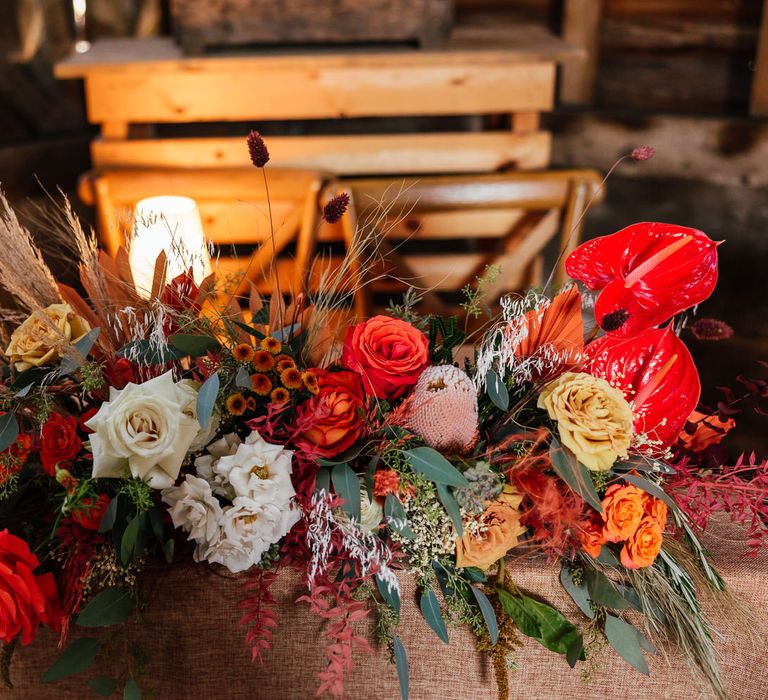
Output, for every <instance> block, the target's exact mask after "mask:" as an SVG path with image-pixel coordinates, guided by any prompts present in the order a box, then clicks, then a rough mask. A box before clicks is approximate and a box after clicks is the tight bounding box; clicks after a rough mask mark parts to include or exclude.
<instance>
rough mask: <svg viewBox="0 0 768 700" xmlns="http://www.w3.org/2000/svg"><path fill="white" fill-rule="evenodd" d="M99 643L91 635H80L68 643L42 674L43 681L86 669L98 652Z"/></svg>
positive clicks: (72, 674)
mask: <svg viewBox="0 0 768 700" xmlns="http://www.w3.org/2000/svg"><path fill="white" fill-rule="evenodd" d="M100 646H101V643H100V642H99V640H98V639H93V638H92V637H81V638H80V639H76V640H75V641H74V642H72V644H70V645H69V646H68V647H67V648H66V649H65V650H64V651H63V652H62V653H61V654H60V655H59V657H58V658H57V659H56V661H54V662H53V664H52V665H51V667H50V668H49V669H48V670H47V671H46V672H45V673H44V674H43V677H42V681H43V683H53V682H54V681H58V680H59V679H61V678H67V677H69V676H74V675H76V674H78V673H82V672H83V671H87V670H88V669H89V668H90V667H91V666H92V664H93V662H94V660H95V659H96V654H98V653H99V647H100Z"/></svg>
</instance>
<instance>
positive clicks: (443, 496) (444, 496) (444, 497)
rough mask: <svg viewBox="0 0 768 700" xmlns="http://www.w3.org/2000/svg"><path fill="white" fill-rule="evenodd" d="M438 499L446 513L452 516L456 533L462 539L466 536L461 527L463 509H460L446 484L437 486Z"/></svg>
mask: <svg viewBox="0 0 768 700" xmlns="http://www.w3.org/2000/svg"><path fill="white" fill-rule="evenodd" d="M437 497H438V498H439V499H440V503H442V504H443V508H445V512H446V513H448V515H450V516H451V520H452V521H453V526H454V527H455V528H456V533H457V534H458V536H459V537H461V536H462V535H463V534H464V530H463V528H462V525H461V508H459V504H458V503H457V502H456V499H455V498H454V497H453V494H452V493H451V490H450V489H449V488H448V487H447V486H446V485H445V484H437Z"/></svg>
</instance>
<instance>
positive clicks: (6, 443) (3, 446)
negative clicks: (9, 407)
mask: <svg viewBox="0 0 768 700" xmlns="http://www.w3.org/2000/svg"><path fill="white" fill-rule="evenodd" d="M17 437H19V421H17V420H16V414H15V413H4V414H3V415H2V416H0V451H2V450H7V449H8V448H9V447H10V446H11V445H13V443H14V442H16V438H17Z"/></svg>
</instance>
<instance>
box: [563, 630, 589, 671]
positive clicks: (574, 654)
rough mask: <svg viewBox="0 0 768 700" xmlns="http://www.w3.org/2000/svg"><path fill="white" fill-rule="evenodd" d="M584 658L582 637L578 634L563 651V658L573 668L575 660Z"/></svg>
mask: <svg viewBox="0 0 768 700" xmlns="http://www.w3.org/2000/svg"><path fill="white" fill-rule="evenodd" d="M585 658H586V656H585V654H584V639H583V638H582V637H581V635H579V636H578V637H577V638H576V639H574V640H573V643H572V644H571V646H569V647H568V651H566V652H565V660H566V661H567V662H568V665H569V666H570V667H571V668H573V667H574V666H576V662H577V661H583V660H584V659H585Z"/></svg>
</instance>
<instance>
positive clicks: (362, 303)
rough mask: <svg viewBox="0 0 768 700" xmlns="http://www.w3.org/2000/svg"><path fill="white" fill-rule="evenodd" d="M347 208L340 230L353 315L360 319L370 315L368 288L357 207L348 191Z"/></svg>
mask: <svg viewBox="0 0 768 700" xmlns="http://www.w3.org/2000/svg"><path fill="white" fill-rule="evenodd" d="M349 195H350V197H349V209H348V210H347V213H346V214H345V215H344V216H343V217H342V218H341V230H342V234H343V236H344V246H345V247H346V251H347V257H348V258H349V268H350V276H351V278H352V279H351V284H352V289H353V290H354V307H355V316H356V317H357V319H358V321H362V320H364V319H366V318H368V316H369V315H370V312H369V309H370V306H369V300H368V288H367V285H366V282H367V280H366V279H365V272H364V270H363V263H362V260H361V258H362V255H363V251H362V250H360V245H361V243H360V240H359V238H358V236H357V209H356V208H355V201H354V198H353V197H352V193H351V192H350V193H349Z"/></svg>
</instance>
